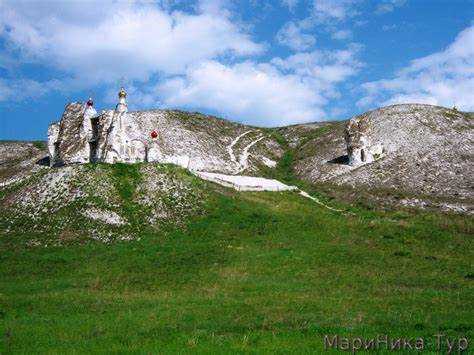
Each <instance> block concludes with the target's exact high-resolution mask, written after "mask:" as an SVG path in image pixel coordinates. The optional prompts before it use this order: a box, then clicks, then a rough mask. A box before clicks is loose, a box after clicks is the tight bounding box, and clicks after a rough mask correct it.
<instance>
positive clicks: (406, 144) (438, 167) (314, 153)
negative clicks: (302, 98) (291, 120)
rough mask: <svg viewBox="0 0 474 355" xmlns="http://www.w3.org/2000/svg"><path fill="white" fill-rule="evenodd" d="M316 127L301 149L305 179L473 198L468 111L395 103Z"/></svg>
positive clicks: (473, 144) (299, 164) (473, 133)
mask: <svg viewBox="0 0 474 355" xmlns="http://www.w3.org/2000/svg"><path fill="white" fill-rule="evenodd" d="M295 129H297V128H293V130H295ZM314 132H320V134H317V135H316V134H315V135H314V139H310V140H306V141H304V144H302V145H301V146H300V147H298V149H297V153H296V159H297V161H296V164H295V171H296V173H297V175H298V176H299V177H301V178H303V179H305V180H308V181H310V182H330V183H336V184H341V185H350V186H353V187H357V188H388V189H392V188H396V189H400V190H403V191H410V192H412V193H415V194H426V195H438V196H446V197H449V198H465V199H472V198H473V193H472V187H473V185H472V176H473V174H474V168H473V167H474V165H473V151H474V130H473V123H472V116H470V114H468V113H464V112H459V111H456V110H451V109H448V108H444V107H439V106H432V105H422V104H404V105H393V106H388V107H384V108H380V109H377V110H373V111H370V112H367V113H364V114H362V115H360V116H356V117H354V118H352V119H351V120H350V121H349V122H348V123H345V122H333V123H328V124H327V125H326V126H324V127H322V128H321V127H315V128H314ZM308 134H311V133H308ZM362 149H365V150H366V151H365V153H366V155H365V160H366V161H365V162H364V161H362ZM367 153H369V154H367ZM351 155H352V156H351ZM371 160H373V162H370V161H371Z"/></svg>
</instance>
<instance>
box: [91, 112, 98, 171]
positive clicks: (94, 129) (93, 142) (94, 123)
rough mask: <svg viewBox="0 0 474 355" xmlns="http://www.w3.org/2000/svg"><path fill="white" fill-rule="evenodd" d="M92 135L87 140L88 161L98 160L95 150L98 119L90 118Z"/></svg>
mask: <svg viewBox="0 0 474 355" xmlns="http://www.w3.org/2000/svg"><path fill="white" fill-rule="evenodd" d="M91 126H92V137H91V139H90V141H89V162H91V163H96V162H97V161H98V154H97V150H98V147H99V119H98V117H93V118H91Z"/></svg>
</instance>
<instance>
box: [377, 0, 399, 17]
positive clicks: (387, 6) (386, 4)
mask: <svg viewBox="0 0 474 355" xmlns="http://www.w3.org/2000/svg"><path fill="white" fill-rule="evenodd" d="M405 3H406V0H384V1H382V2H381V3H380V4H378V5H377V8H376V9H375V13H376V14H379V15H380V14H385V13H388V12H392V11H393V10H395V8H397V7H401V6H403V5H405Z"/></svg>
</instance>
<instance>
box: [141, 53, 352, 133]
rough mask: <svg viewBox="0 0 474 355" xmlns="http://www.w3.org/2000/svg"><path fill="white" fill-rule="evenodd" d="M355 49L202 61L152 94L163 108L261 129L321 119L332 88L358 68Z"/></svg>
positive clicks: (332, 95) (334, 94)
mask: <svg viewBox="0 0 474 355" xmlns="http://www.w3.org/2000/svg"><path fill="white" fill-rule="evenodd" d="M358 50H359V47H358V46H356V45H353V46H351V47H350V48H349V49H346V50H339V51H334V52H331V51H313V52H307V53H298V54H295V55H292V56H290V57H288V58H284V59H282V58H274V59H273V60H272V61H271V62H270V63H260V64H259V63H255V62H251V61H246V62H244V63H239V64H234V65H223V64H221V63H218V62H216V61H208V62H205V63H202V64H200V65H199V66H196V67H194V68H190V69H188V71H187V73H186V75H184V76H179V77H175V78H171V79H169V80H168V81H166V82H165V83H163V84H161V85H159V86H157V87H155V88H154V90H153V95H155V96H156V97H157V100H160V101H161V102H162V103H164V104H166V105H167V106H172V107H173V106H180V107H189V108H196V107H197V108H201V109H206V110H211V111H214V112H216V113H218V114H220V115H224V116H226V117H231V118H234V119H238V120H239V121H241V122H245V123H250V124H257V125H263V126H281V125H286V124H293V123H298V122H309V121H318V120H324V119H325V118H326V117H327V116H326V113H325V110H324V107H325V105H326V104H327V103H328V102H329V100H331V99H333V98H336V97H339V95H340V94H339V92H338V90H337V84H339V83H341V82H343V81H344V80H345V79H347V78H348V77H350V76H352V75H354V74H355V73H357V71H358V68H360V66H361V64H360V63H359V62H358V61H357V60H356V59H355V56H356V55H357V52H358ZM144 95H145V96H146V97H149V95H150V93H149V92H147V93H145V94H144Z"/></svg>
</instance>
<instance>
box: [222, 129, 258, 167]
mask: <svg viewBox="0 0 474 355" xmlns="http://www.w3.org/2000/svg"><path fill="white" fill-rule="evenodd" d="M250 132H253V129H251V130H249V131H246V132H244V133H242V134H241V135H239V136H237V137H236V138H234V140H233V141H232V142H230V144H229V145H228V146H227V153H229V156H230V160H231V161H232V162H234V163H235V164H238V163H239V162H238V161H237V159H236V158H235V155H234V146H235V145H236V144H237V143H238V142H239V140H240V138H242V137H243V136H245V135H247V134H249V133H250Z"/></svg>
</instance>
